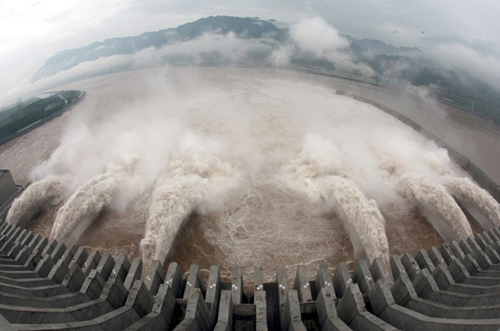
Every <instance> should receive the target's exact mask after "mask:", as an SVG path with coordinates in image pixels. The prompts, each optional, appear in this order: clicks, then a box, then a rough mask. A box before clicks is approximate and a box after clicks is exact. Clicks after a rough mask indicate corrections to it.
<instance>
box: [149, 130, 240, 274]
mask: <svg viewBox="0 0 500 331" xmlns="http://www.w3.org/2000/svg"><path fill="white" fill-rule="evenodd" d="M189 138H190V137H188V140H189ZM237 183H238V176H237V175H236V173H235V172H234V170H233V168H232V167H231V165H230V164H228V163H226V162H222V161H221V160H220V159H219V158H218V157H216V156H213V155H206V154H205V153H204V152H200V153H199V154H198V153H196V154H195V155H189V156H187V157H185V158H179V159H176V160H174V161H172V163H171V164H170V166H169V168H168V170H167V171H166V172H165V173H164V174H163V175H162V176H161V177H160V178H159V179H158V181H157V183H156V185H155V188H154V191H153V194H152V198H151V206H150V209H149V216H148V219H147V222H146V232H145V236H144V239H143V240H142V241H141V251H142V257H143V261H144V273H147V272H148V270H149V267H150V265H151V262H152V261H153V260H158V261H160V262H162V263H163V262H164V261H165V258H166V257H167V254H168V253H169V250H170V247H171V245H172V242H173V241H174V238H175V236H176V234H177V232H178V231H179V228H180V227H181V225H182V224H183V222H184V221H185V220H186V219H187V218H188V216H189V215H190V214H191V213H193V212H198V213H206V212H207V210H210V209H212V208H213V206H209V205H210V202H209V200H212V201H213V200H217V199H221V198H222V196H223V195H224V194H226V193H227V192H228V191H229V190H230V189H231V188H233V187H234V186H235V185H237Z"/></svg>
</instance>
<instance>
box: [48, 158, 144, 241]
mask: <svg viewBox="0 0 500 331" xmlns="http://www.w3.org/2000/svg"><path fill="white" fill-rule="evenodd" d="M136 163H137V159H136V158H131V159H130V160H129V161H128V162H125V163H122V164H118V165H116V164H110V165H108V167H107V168H108V171H107V172H105V173H103V174H101V175H97V176H95V177H94V178H92V179H91V180H89V181H88V182H86V183H85V184H83V185H82V186H80V187H79V188H78V189H77V190H76V191H75V192H74V193H73V194H72V195H71V196H70V197H69V199H68V200H67V201H66V202H65V203H64V205H63V206H62V207H61V209H59V211H58V213H57V216H56V220H55V222H54V224H53V226H52V231H51V232H50V238H53V239H56V240H58V241H63V242H66V243H67V244H74V243H76V241H77V240H78V239H79V237H80V235H81V234H82V233H83V232H84V231H85V230H86V229H87V228H88V227H89V226H90V225H91V224H92V222H93V221H94V220H95V219H96V218H97V217H98V216H99V213H100V212H101V211H102V210H103V208H105V207H106V206H108V205H109V204H110V203H111V202H112V201H113V199H114V198H115V196H116V195H117V193H118V190H119V185H120V183H121V182H122V181H123V180H125V178H127V177H129V176H130V175H131V173H132V172H133V171H134V166H135V164H136Z"/></svg>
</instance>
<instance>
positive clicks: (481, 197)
mask: <svg viewBox="0 0 500 331" xmlns="http://www.w3.org/2000/svg"><path fill="white" fill-rule="evenodd" d="M441 182H442V184H443V185H444V186H445V187H446V190H447V191H448V192H450V194H451V195H452V196H453V198H455V200H457V201H458V203H459V204H460V205H461V206H463V207H464V208H465V209H467V211H469V212H470V213H471V214H472V216H473V217H474V218H475V219H476V220H477V221H478V222H479V223H480V224H481V226H482V227H483V228H484V229H485V230H489V229H491V228H494V227H499V226H500V205H499V204H498V202H497V201H496V200H495V199H493V197H492V196H491V195H490V194H489V193H488V192H486V190H484V189H482V188H481V187H479V186H478V185H477V184H475V183H474V182H472V181H471V180H470V179H469V178H466V177H463V178H457V177H451V176H446V177H444V178H443V179H442V181H441Z"/></svg>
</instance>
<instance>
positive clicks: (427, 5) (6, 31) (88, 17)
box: [0, 0, 500, 105]
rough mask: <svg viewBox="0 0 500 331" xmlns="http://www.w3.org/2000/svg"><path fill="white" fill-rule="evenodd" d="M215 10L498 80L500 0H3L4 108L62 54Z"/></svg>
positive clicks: (0, 89) (0, 87)
mask: <svg viewBox="0 0 500 331" xmlns="http://www.w3.org/2000/svg"><path fill="white" fill-rule="evenodd" d="M210 15H232V16H244V17H260V18H261V19H276V20H278V21H280V22H283V23H287V24H293V23H296V22H299V21H301V20H303V19H307V18H311V17H321V18H322V19H323V20H324V21H326V22H327V23H328V24H330V25H331V26H332V27H334V28H335V29H336V30H337V31H339V33H341V34H347V35H350V36H352V37H354V38H373V39H379V40H382V41H384V42H386V43H391V44H393V45H396V46H416V47H419V48H421V49H422V50H424V51H426V52H428V54H431V55H433V56H434V58H435V59H437V60H438V61H440V62H441V63H442V64H444V65H448V66H455V67H468V66H469V67H470V68H471V70H472V71H474V72H478V73H479V74H480V75H486V76H487V77H488V80H489V82H490V83H492V84H495V83H496V82H498V83H499V84H498V85H500V34H499V33H498V31H500V19H498V18H500V1H497V0H478V1H474V2H473V1H461V0H439V1H436V0H419V1H414V0H413V1H410V0H337V1H332V0H318V1H299V0H286V1H285V0H275V1H268V0H265V1H264V0H257V1H249V0H239V1H221V0H216V1H205V0H166V1H157V0H144V1H134V0H86V1H78V0H65V1H57V0H44V1H37V0H0V73H1V76H0V77H1V78H0V105H2V104H1V103H2V100H4V99H3V98H2V96H4V95H7V94H9V91H12V90H18V89H19V88H21V87H23V86H25V85H26V84H28V81H29V79H30V78H31V76H32V75H33V74H34V73H35V72H36V71H37V70H38V69H39V68H40V67H41V66H42V65H43V63H44V61H45V60H46V59H47V58H49V57H50V56H52V55H54V54H55V53H57V52H59V51H62V50H65V49H69V48H78V47H82V46H85V45H87V44H89V43H91V42H94V41H102V40H104V39H106V38H112V37H123V36H130V35H138V34H141V33H143V32H147V31H155V30H159V29H165V28H169V27H176V26H178V25H181V24H183V23H187V22H190V21H194V20H196V19H199V18H202V17H206V16H210ZM492 67H493V68H494V69H493V70H492V69H491V68H492Z"/></svg>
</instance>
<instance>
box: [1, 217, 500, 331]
mask: <svg viewBox="0 0 500 331" xmlns="http://www.w3.org/2000/svg"><path fill="white" fill-rule="evenodd" d="M0 245H1V247H0V254H1V258H0V314H1V316H0V326H1V328H2V330H62V329H65V330H66V329H92V330H125V329H127V330H170V329H176V330H185V329H190V330H191V329H192V330H212V329H216V330H222V329H223V330H230V329H245V330H266V329H270V330H274V329H280V328H281V329H286V330H290V329H293V330H305V329H309V330H317V329H318V330H319V329H325V330H350V329H354V330H372V329H373V330H375V329H378V330H380V329H383V330H390V329H396V328H397V329H404V330H413V329H423V330H434V329H450V328H457V329H468V330H497V329H498V328H499V327H500V318H498V316H500V305H499V303H500V293H499V291H498V285H499V284H500V229H498V228H496V229H492V230H489V231H487V232H483V233H481V234H477V235H476V236H475V237H469V238H467V239H466V240H461V241H460V242H455V241H453V242H451V243H449V244H445V245H443V246H441V247H440V248H436V247H432V248H431V249H429V250H424V249H422V250H420V251H419V253H418V254H417V255H416V256H413V255H411V254H405V255H404V256H403V257H402V258H400V257H396V256H393V257H391V260H390V269H391V270H388V269H387V268H386V267H385V264H384V263H383V262H381V260H380V259H375V260H374V261H373V262H372V263H371V265H369V264H368V263H367V262H366V261H365V260H361V261H358V262H357V264H356V267H355V268H354V270H353V271H350V270H349V269H348V268H347V264H346V263H344V262H342V263H340V264H338V266H337V267H336V268H334V269H333V273H332V269H330V268H329V266H328V265H327V264H323V265H321V267H320V268H319V270H318V273H317V276H316V278H315V279H313V280H309V279H308V278H307V276H305V275H306V270H305V267H304V266H299V267H297V271H296V276H295V280H294V282H293V283H291V282H290V280H289V279H287V276H286V270H285V268H284V267H280V268H278V270H277V273H276V281H275V282H272V283H264V282H263V271H262V269H261V268H255V269H254V282H253V283H254V286H253V291H252V292H251V293H244V292H243V280H242V272H241V269H239V268H235V269H234V270H233V272H232V275H231V278H229V279H223V278H222V277H221V272H220V270H219V268H218V267H217V266H212V267H211V268H210V270H209V271H208V281H206V282H205V281H204V280H203V277H202V275H201V272H202V271H201V270H200V268H199V266H198V265H196V264H193V265H191V268H190V270H189V273H188V275H187V276H182V275H183V274H182V271H181V270H180V268H179V266H178V264H177V263H170V265H169V267H168V270H167V271H166V272H165V271H164V269H163V267H162V265H161V264H160V263H159V262H158V261H156V262H155V263H153V266H152V268H150V271H149V272H148V274H147V275H146V277H145V279H144V280H141V279H140V275H141V272H142V260H141V259H140V258H137V259H135V260H133V261H129V260H128V259H127V258H126V257H124V256H120V257H118V258H117V259H116V260H113V258H112V257H111V256H110V255H109V254H104V255H102V256H101V255H100V254H99V253H98V252H97V251H91V252H89V251H87V250H85V249H84V248H76V247H74V246H71V247H66V246H65V245H64V243H59V242H57V241H56V240H50V241H49V240H47V238H42V237H41V236H40V235H38V234H37V235H35V234H34V233H32V232H30V231H27V230H23V229H21V228H20V227H17V226H15V225H11V224H8V223H5V222H3V223H2V224H1V225H0Z"/></svg>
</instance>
